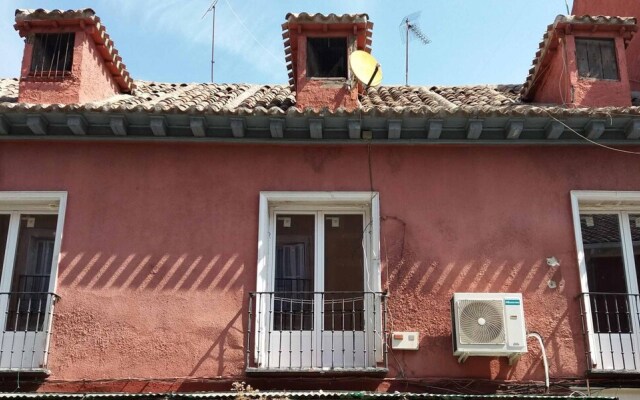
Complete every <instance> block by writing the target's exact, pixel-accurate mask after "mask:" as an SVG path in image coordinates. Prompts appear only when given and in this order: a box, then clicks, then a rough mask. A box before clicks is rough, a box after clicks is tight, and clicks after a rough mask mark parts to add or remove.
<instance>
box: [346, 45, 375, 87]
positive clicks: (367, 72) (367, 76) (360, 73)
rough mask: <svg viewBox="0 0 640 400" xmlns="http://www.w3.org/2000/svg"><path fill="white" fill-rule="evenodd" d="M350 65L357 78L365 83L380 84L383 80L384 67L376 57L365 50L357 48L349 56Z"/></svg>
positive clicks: (368, 84)
mask: <svg viewBox="0 0 640 400" xmlns="http://www.w3.org/2000/svg"><path fill="white" fill-rule="evenodd" d="M349 66H350V67H351V70H352V71H353V74H354V75H355V76H356V78H357V79H358V80H359V81H360V83H362V84H363V85H365V87H369V86H378V85H379V84H380V82H382V67H381V66H380V64H378V62H377V61H376V59H375V58H374V57H373V56H372V55H371V54H369V53H367V52H366V51H363V50H356V51H354V52H353V53H351V57H349Z"/></svg>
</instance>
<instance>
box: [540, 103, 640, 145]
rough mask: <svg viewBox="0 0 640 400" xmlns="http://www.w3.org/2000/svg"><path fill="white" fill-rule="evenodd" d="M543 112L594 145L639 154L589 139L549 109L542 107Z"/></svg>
mask: <svg viewBox="0 0 640 400" xmlns="http://www.w3.org/2000/svg"><path fill="white" fill-rule="evenodd" d="M542 110H543V111H544V112H545V113H547V115H549V117H551V119H553V120H554V121H557V122H559V123H561V124H562V126H564V127H565V128H566V129H568V130H569V131H570V132H573V133H574V134H576V135H578V136H579V137H581V138H582V139H584V140H586V141H587V142H589V143H591V144H594V145H596V146H600V147H602V148H605V149H608V150H613V151H617V152H620V153H625V154H632V155H640V151H631V150H623V149H618V148H616V147H612V146H607V145H606V144H602V143H598V142H596V141H595V140H592V139H589V138H588V137H586V136H584V135H582V134H580V133H579V132H578V131H576V130H575V129H573V128H572V127H570V126H569V125H567V124H565V123H564V122H562V121H560V120H559V119H558V118H556V117H554V116H553V115H552V114H551V113H550V112H549V111H547V110H545V109H544V108H543V109H542Z"/></svg>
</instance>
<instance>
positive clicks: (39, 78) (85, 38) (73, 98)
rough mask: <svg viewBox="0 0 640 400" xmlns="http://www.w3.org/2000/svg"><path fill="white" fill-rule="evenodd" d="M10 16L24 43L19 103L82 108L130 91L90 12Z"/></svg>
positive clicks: (124, 72) (39, 11) (20, 12)
mask: <svg viewBox="0 0 640 400" xmlns="http://www.w3.org/2000/svg"><path fill="white" fill-rule="evenodd" d="M15 16H16V23H15V25H14V28H15V29H16V30H17V31H18V33H19V34H20V36H21V37H23V38H25V46H24V55H23V58H22V69H21V72H20V83H19V92H18V101H19V102H21V103H34V104H74V103H88V102H94V101H99V100H103V99H107V98H109V97H111V96H114V95H116V94H120V93H130V92H131V91H132V90H133V89H134V85H133V80H132V79H131V77H130V76H129V73H128V72H127V70H126V68H125V65H124V64H123V63H122V59H121V58H120V56H119V55H118V51H117V50H116V49H115V47H114V45H113V41H112V40H111V39H110V38H109V35H108V34H107V33H106V30H105V27H104V26H103V25H102V24H101V23H100V18H98V17H97V16H96V15H95V12H94V11H93V10H92V9H90V8H86V9H83V10H67V11H61V10H51V11H49V10H43V9H37V10H16V15H15Z"/></svg>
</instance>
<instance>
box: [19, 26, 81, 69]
mask: <svg viewBox="0 0 640 400" xmlns="http://www.w3.org/2000/svg"><path fill="white" fill-rule="evenodd" d="M74 41H75V34H74V33H36V34H35V35H34V37H33V53H32V56H31V68H30V70H29V74H30V75H31V76H36V77H47V78H55V77H58V76H64V75H68V74H70V73H71V65H72V64H73V44H74Z"/></svg>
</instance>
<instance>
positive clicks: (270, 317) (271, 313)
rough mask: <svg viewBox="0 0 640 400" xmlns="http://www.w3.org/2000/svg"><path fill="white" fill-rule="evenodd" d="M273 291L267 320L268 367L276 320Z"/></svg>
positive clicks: (270, 296) (268, 365)
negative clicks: (272, 332)
mask: <svg viewBox="0 0 640 400" xmlns="http://www.w3.org/2000/svg"><path fill="white" fill-rule="evenodd" d="M272 304H273V292H272V293H269V320H268V321H267V329H268V331H267V332H268V336H267V343H266V346H267V368H270V367H271V331H272V330H273V326H274V325H275V320H274V319H273V317H274V315H273V306H272Z"/></svg>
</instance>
